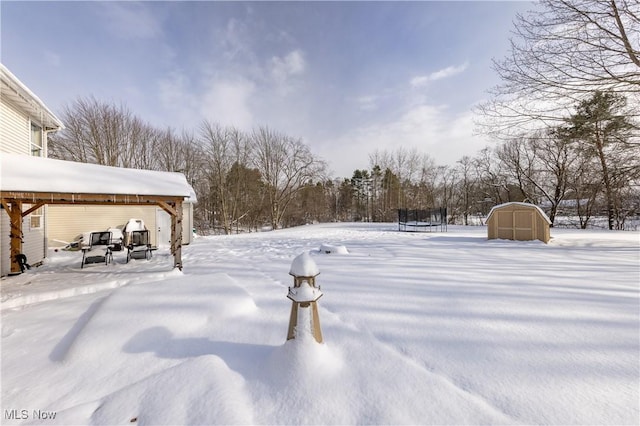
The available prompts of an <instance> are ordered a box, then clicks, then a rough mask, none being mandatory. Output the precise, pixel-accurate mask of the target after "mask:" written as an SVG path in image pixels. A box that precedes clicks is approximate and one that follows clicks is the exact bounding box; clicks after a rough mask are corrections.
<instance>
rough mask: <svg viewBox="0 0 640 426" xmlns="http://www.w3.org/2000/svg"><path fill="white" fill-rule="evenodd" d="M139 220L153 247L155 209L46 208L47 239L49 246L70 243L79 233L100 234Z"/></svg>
mask: <svg viewBox="0 0 640 426" xmlns="http://www.w3.org/2000/svg"><path fill="white" fill-rule="evenodd" d="M132 218H135V219H142V220H143V221H144V224H145V226H146V227H147V229H149V230H150V231H151V232H150V234H151V244H153V245H155V244H156V232H155V229H156V208H155V206H88V205H50V206H49V208H48V209H47V220H48V224H49V228H48V230H47V231H48V232H47V236H48V239H49V243H50V245H51V246H52V247H56V246H58V247H60V246H63V245H64V242H71V241H74V240H75V239H76V238H77V237H78V236H79V235H80V234H82V233H83V232H90V231H104V230H107V229H109V228H117V227H121V226H124V225H125V224H126V223H127V222H128V221H129V219H132Z"/></svg>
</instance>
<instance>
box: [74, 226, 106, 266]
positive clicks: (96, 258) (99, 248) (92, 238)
mask: <svg viewBox="0 0 640 426" xmlns="http://www.w3.org/2000/svg"><path fill="white" fill-rule="evenodd" d="M111 248H112V246H111V232H109V231H100V232H92V233H91V234H90V235H89V245H88V246H85V247H82V264H81V265H80V268H84V265H87V264H90V263H102V262H104V264H105V265H108V264H109V262H111V261H112V260H113V254H112V253H111Z"/></svg>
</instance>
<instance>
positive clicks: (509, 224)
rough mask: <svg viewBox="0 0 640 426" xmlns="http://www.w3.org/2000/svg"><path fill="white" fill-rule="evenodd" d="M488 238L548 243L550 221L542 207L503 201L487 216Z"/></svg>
mask: <svg viewBox="0 0 640 426" xmlns="http://www.w3.org/2000/svg"><path fill="white" fill-rule="evenodd" d="M486 223H487V237H488V239H490V240H491V239H504V240H517V241H529V240H540V241H542V242H544V243H548V242H549V240H550V239H551V235H550V229H549V227H550V225H551V221H550V220H549V218H548V217H547V215H546V214H545V213H544V212H543V211H542V209H541V208H540V207H538V206H536V205H533V204H528V203H518V202H512V203H505V204H500V205H498V206H495V207H494V208H492V209H491V211H490V212H489V216H487V221H486Z"/></svg>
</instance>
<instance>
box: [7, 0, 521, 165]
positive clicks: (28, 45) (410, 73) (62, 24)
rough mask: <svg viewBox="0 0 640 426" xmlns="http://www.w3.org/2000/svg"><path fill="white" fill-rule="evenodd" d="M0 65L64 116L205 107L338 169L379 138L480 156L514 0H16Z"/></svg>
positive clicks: (441, 159)
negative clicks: (100, 107) (85, 110)
mask: <svg viewBox="0 0 640 426" xmlns="http://www.w3.org/2000/svg"><path fill="white" fill-rule="evenodd" d="M0 7H1V10H0V12H1V19H2V22H1V24H2V26H1V32H2V33H1V51H0V55H1V58H2V63H4V65H5V66H7V68H9V70H10V71H11V72H13V74H15V75H16V76H17V77H18V78H19V79H20V80H21V81H22V82H23V83H25V84H26V85H27V86H28V87H29V88H30V89H31V90H32V91H33V92H35V93H36V95H38V96H39V97H40V98H41V99H42V100H43V101H44V102H45V104H46V105H47V106H48V107H49V108H50V109H51V110H52V111H53V112H54V113H55V114H57V115H58V116H60V115H61V112H62V107H63V106H64V105H67V104H71V103H72V102H73V101H74V100H75V99H77V98H78V97H87V96H95V97H96V98H97V99H98V100H101V101H105V102H110V103H114V104H121V103H122V104H124V105H126V106H127V107H128V108H129V109H130V110H131V111H132V112H133V113H134V114H135V115H136V116H138V117H139V118H141V119H143V120H145V121H147V122H149V123H151V124H153V125H156V126H160V127H172V128H174V129H176V130H179V131H180V130H182V129H188V130H194V131H196V130H197V129H198V127H199V125H200V123H201V122H202V120H204V119H208V120H210V121H212V122H217V123H220V124H221V125H232V126H235V127H238V128H241V129H244V130H251V129H252V128H256V127H258V126H269V127H271V128H273V129H274V130H278V131H280V132H283V133H286V134H288V135H290V136H294V137H299V138H301V139H302V140H303V141H304V142H305V143H307V144H308V145H309V146H310V147H311V150H312V151H313V152H314V153H315V154H317V155H319V156H321V157H322V158H324V159H325V160H326V161H327V162H328V163H329V165H330V168H331V170H332V171H333V175H334V176H337V177H350V176H351V175H352V172H353V170H355V169H361V168H368V167H369V164H368V163H369V159H368V158H369V154H370V153H372V152H373V151H375V150H376V149H380V150H384V149H387V150H393V149H395V147H398V146H405V147H407V148H412V147H416V148H418V149H419V151H420V152H423V153H428V154H429V155H431V156H432V157H433V158H434V160H435V161H436V163H437V164H439V165H445V164H454V163H455V162H456V161H457V160H458V159H460V158H461V157H462V156H463V155H474V154H475V153H476V152H477V151H478V150H480V149H481V148H483V147H484V146H486V145H487V140H485V139H483V138H481V137H479V136H474V135H473V122H472V119H473V115H472V111H471V108H472V106H473V105H474V104H476V103H478V102H480V101H482V100H483V99H485V98H486V97H487V93H486V91H487V89H489V88H490V87H492V86H493V85H495V84H496V83H498V79H497V77H496V76H495V74H494V72H493V71H492V70H491V59H492V58H496V59H499V58H502V57H503V56H504V55H505V54H506V53H507V49H508V44H509V37H510V35H511V34H510V32H511V30H512V29H513V19H514V17H515V15H516V13H517V12H526V11H527V10H529V9H531V7H532V5H531V4H530V3H527V2H521V1H518V2H516V1H495V2H487V1H468V2H458V1H447V2H428V1H427V2H141V3H129V2H56V1H49V2H22V1H18V2H12V1H6V0H3V1H2V2H0Z"/></svg>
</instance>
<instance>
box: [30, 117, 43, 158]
mask: <svg viewBox="0 0 640 426" xmlns="http://www.w3.org/2000/svg"><path fill="white" fill-rule="evenodd" d="M31 155H34V156H36V157H42V127H40V126H38V125H36V124H34V123H31Z"/></svg>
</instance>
